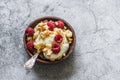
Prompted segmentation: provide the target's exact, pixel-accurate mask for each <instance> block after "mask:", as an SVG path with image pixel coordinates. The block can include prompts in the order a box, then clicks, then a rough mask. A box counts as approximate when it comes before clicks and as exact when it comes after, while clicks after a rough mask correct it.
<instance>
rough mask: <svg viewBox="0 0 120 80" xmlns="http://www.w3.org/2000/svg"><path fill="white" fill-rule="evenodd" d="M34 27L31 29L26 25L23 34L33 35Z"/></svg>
mask: <svg viewBox="0 0 120 80" xmlns="http://www.w3.org/2000/svg"><path fill="white" fill-rule="evenodd" d="M34 32H35V31H34V29H32V28H30V27H28V28H27V29H26V30H25V34H26V36H28V37H29V36H33V34H34Z"/></svg>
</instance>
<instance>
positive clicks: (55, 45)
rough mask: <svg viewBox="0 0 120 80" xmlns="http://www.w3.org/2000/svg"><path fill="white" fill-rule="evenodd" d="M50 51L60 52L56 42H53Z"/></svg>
mask: <svg viewBox="0 0 120 80" xmlns="http://www.w3.org/2000/svg"><path fill="white" fill-rule="evenodd" d="M52 51H53V53H56V54H57V53H59V52H60V46H59V45H58V44H56V43H54V44H53V45H52Z"/></svg>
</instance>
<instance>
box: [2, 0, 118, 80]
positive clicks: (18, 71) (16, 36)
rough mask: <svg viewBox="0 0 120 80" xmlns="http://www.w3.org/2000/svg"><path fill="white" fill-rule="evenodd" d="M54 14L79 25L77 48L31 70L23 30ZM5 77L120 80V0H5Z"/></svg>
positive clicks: (8, 79)
mask: <svg viewBox="0 0 120 80" xmlns="http://www.w3.org/2000/svg"><path fill="white" fill-rule="evenodd" d="M50 15H52V16H58V17H61V18H63V19H65V20H67V21H68V22H69V23H70V24H71V25H72V26H73V27H74V30H75V33H76V36H77V44H76V48H75V52H74V54H73V55H72V56H71V57H70V58H69V59H68V60H66V61H64V62H62V63H59V64H56V65H44V64H38V63H37V64H36V65H35V67H34V68H33V69H32V70H31V71H26V70H25V69H24V68H23V64H24V63H25V62H26V61H27V60H28V58H29V56H28V55H27V53H26V52H25V50H24V46H23V33H24V29H25V28H26V27H27V26H28V24H29V23H30V22H31V21H33V20H34V19H37V18H39V17H43V16H50ZM0 80H120V0H0Z"/></svg>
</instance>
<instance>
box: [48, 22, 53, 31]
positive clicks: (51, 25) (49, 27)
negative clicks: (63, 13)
mask: <svg viewBox="0 0 120 80" xmlns="http://www.w3.org/2000/svg"><path fill="white" fill-rule="evenodd" d="M47 25H48V29H49V30H51V31H52V30H53V29H54V28H55V23H54V22H53V21H49V22H47Z"/></svg>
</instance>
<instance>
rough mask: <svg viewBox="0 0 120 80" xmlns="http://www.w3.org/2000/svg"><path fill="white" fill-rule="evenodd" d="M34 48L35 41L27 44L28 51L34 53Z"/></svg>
mask: <svg viewBox="0 0 120 80" xmlns="http://www.w3.org/2000/svg"><path fill="white" fill-rule="evenodd" d="M33 48H34V42H33V41H29V42H27V49H28V50H30V51H33Z"/></svg>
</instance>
